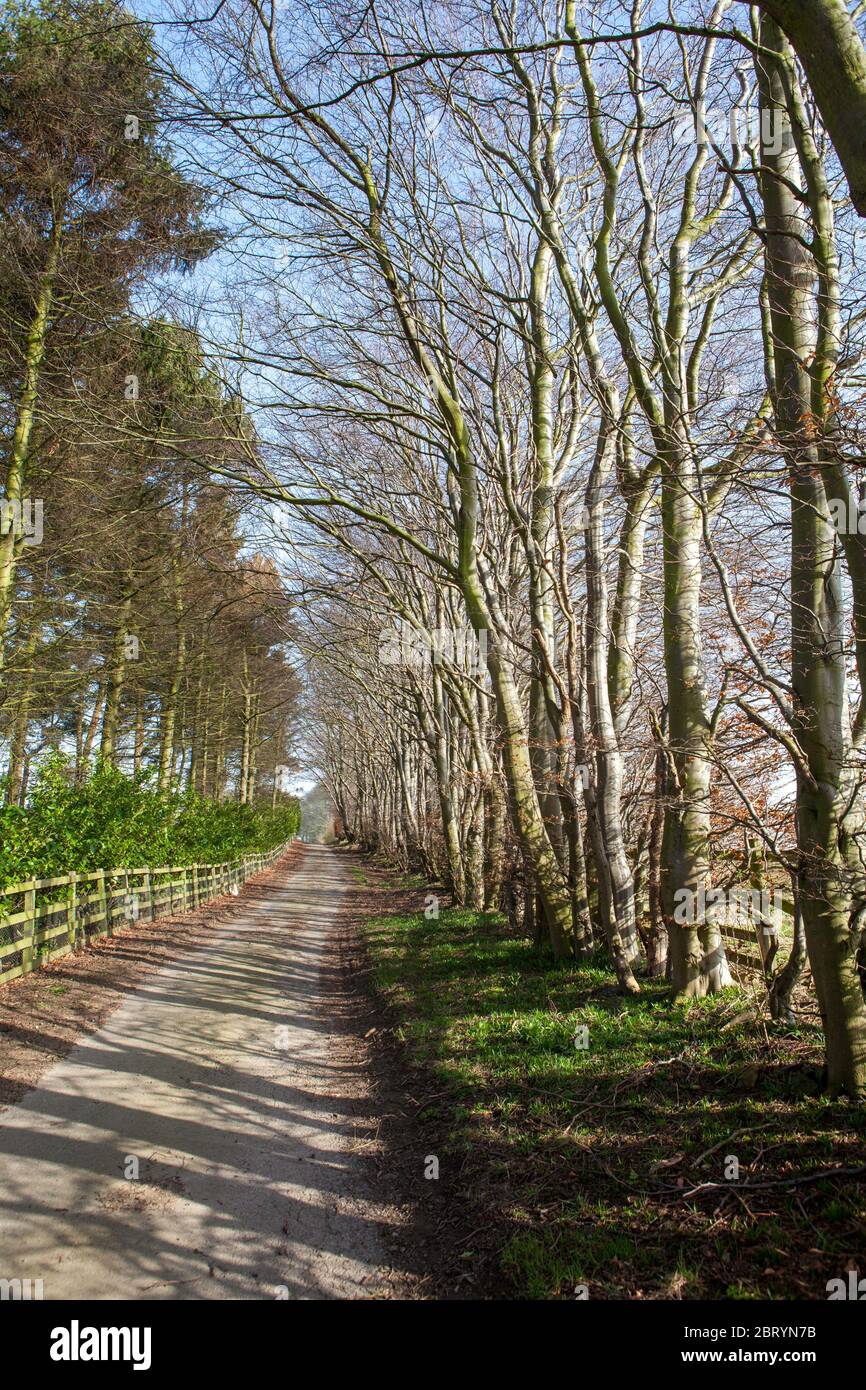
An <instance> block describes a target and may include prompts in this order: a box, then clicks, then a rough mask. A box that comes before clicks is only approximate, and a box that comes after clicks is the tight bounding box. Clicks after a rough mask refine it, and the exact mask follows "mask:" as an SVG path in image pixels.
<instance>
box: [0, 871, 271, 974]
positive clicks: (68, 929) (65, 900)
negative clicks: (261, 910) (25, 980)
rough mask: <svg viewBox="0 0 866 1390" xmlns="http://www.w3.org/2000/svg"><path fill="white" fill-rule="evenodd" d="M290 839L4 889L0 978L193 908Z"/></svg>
mask: <svg viewBox="0 0 866 1390" xmlns="http://www.w3.org/2000/svg"><path fill="white" fill-rule="evenodd" d="M287 848H288V845H287V844H285V845H280V846H279V848H278V849H273V850H270V851H269V852H268V853H267V854H247V855H245V856H244V858H243V859H234V860H231V861H229V862H227V863H225V864H187V865H185V866H181V867H179V868H174V867H170V866H166V867H165V868H161V869H96V870H95V871H94V872H93V873H89V874H77V873H71V874H63V875H61V876H60V877H59V878H31V879H28V880H27V881H26V882H24V883H13V884H10V886H9V887H8V888H4V889H2V890H0V984H3V983H5V982H6V981H7V980H14V979H16V978H17V977H18V976H19V975H26V974H28V973H29V972H30V971H31V970H34V969H36V968H37V967H38V966H40V965H44V964H46V963H47V962H48V961H50V960H57V959H58V957H60V956H65V955H66V954H67V953H68V952H69V951H74V950H75V949H76V948H79V947H83V946H85V945H86V944H87V942H88V941H89V940H91V938H93V937H96V936H113V934H114V932H115V930H117V929H119V928H121V927H124V926H129V925H130V924H131V923H133V922H137V921H139V920H141V919H142V918H144V920H145V921H149V922H153V921H155V920H156V918H157V917H162V916H165V915H166V914H173V913H179V912H191V911H193V909H195V908H197V907H201V906H203V904H204V903H208V902H211V901H212V900H213V899H214V898H218V897H220V896H221V894H223V893H230V892H232V891H233V890H236V889H237V888H238V887H239V886H240V885H241V884H242V883H246V881H247V879H248V878H251V877H252V875H253V874H257V873H260V872H261V871H262V869H266V868H268V866H269V865H270V864H273V863H274V861H275V860H276V859H278V858H279V856H280V855H281V854H284V853H285V851H286V849H287Z"/></svg>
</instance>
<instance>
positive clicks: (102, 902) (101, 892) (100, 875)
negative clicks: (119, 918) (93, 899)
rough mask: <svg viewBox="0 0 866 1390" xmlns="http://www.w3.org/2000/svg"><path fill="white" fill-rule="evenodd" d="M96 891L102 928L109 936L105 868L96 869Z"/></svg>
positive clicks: (109, 919)
mask: <svg viewBox="0 0 866 1390" xmlns="http://www.w3.org/2000/svg"><path fill="white" fill-rule="evenodd" d="M96 892H97V895H98V899H99V909H100V911H101V912H102V914H103V916H102V930H103V931H104V932H107V933H108V935H109V936H111V912H110V909H109V906H108V898H107V896H106V892H105V870H104V869H99V870H98V871H97V879H96Z"/></svg>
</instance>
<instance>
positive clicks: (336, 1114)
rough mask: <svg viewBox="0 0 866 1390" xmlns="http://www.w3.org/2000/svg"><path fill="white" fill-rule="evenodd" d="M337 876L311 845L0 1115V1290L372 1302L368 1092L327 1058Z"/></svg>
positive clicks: (349, 1067)
mask: <svg viewBox="0 0 866 1390" xmlns="http://www.w3.org/2000/svg"><path fill="white" fill-rule="evenodd" d="M347 878H348V871H347V869H346V867H345V865H344V863H343V862H342V860H341V858H340V856H339V854H338V853H336V852H334V851H330V850H328V849H325V848H321V847H318V846H309V847H307V848H306V849H305V852H304V855H303V858H302V860H301V865H300V867H299V868H295V869H293V870H286V871H284V872H282V873H278V874H276V875H274V876H272V877H271V879H270V880H269V881H268V883H267V885H266V886H265V885H259V886H256V885H251V886H250V887H248V888H247V889H246V890H245V892H246V894H248V895H249V902H248V905H247V906H246V907H245V908H244V909H243V911H242V912H241V913H239V914H237V915H235V916H234V917H233V919H232V921H231V923H230V924H228V925H226V926H223V927H220V928H217V929H215V931H214V936H213V942H212V944H209V945H208V946H207V947H206V948H205V949H204V950H200V951H197V952H192V953H190V954H189V955H188V956H186V957H184V958H183V959H181V960H179V961H177V962H175V963H173V964H172V965H170V966H168V967H165V968H163V969H161V970H160V971H158V972H157V973H155V974H153V975H151V976H150V977H149V978H148V979H147V980H146V981H145V983H144V984H143V985H141V986H140V988H138V989H137V990H136V992H135V993H133V994H130V995H128V996H127V997H126V998H125V1000H124V1001H123V1003H121V1005H120V1007H119V1008H118V1009H117V1010H116V1011H115V1012H114V1013H113V1014H112V1015H111V1017H110V1019H109V1020H108V1022H107V1024H106V1025H105V1026H104V1027H102V1028H100V1029H99V1031H98V1032H96V1033H93V1034H91V1035H90V1036H89V1037H88V1038H87V1039H85V1040H84V1041H83V1042H81V1043H79V1044H78V1045H77V1046H76V1047H75V1048H74V1049H73V1050H72V1051H71V1052H70V1053H69V1055H68V1056H67V1057H65V1058H64V1059H63V1060H62V1061H60V1062H57V1063H56V1064H55V1065H54V1066H53V1067H52V1068H51V1069H50V1070H49V1071H48V1072H46V1073H45V1074H44V1076H43V1077H42V1080H41V1083H40V1085H39V1086H38V1087H37V1089H36V1090H34V1091H32V1092H30V1094H29V1095H27V1096H26V1097H25V1098H24V1100H22V1101H21V1103H20V1104H18V1105H16V1106H13V1107H11V1108H10V1109H8V1110H6V1111H4V1112H2V1113H0V1278H6V1279H12V1278H20V1279H31V1280H36V1279H42V1280H43V1287H44V1297H45V1298H46V1299H59V1298H85V1299H141V1298H144V1299H146V1298H182V1299H202V1298H204V1299H207V1298H260V1299H261V1298H265V1299H271V1298H367V1297H371V1296H375V1295H376V1292H377V1290H378V1287H379V1281H380V1267H381V1265H382V1263H383V1259H384V1256H383V1252H382V1248H381V1243H380V1229H381V1228H380V1222H379V1220H378V1219H377V1213H376V1207H375V1202H374V1200H373V1197H372V1194H371V1193H370V1192H369V1191H368V1190H367V1189H366V1187H365V1181H364V1176H363V1172H362V1168H363V1165H362V1161H361V1159H360V1158H359V1157H358V1154H357V1150H355V1149H353V1146H352V1143H351V1137H350V1131H351V1128H352V1124H353V1121H352V1118H351V1117H352V1113H353V1110H354V1109H355V1108H356V1106H357V1100H358V1096H359V1095H361V1096H363V1077H362V1075H361V1073H360V1067H359V1065H358V1063H357V1061H356V1060H353V1058H352V1056H351V1055H347V1050H346V1048H345V1046H343V1047H339V1046H337V1047H333V1046H332V1043H334V1042H335V1040H336V1037H335V1029H336V1027H337V1025H335V1023H334V1021H333V1020H334V1001H335V999H336V998H337V996H338V995H339V992H340V985H339V967H338V960H337V948H336V942H335V935H334V927H335V923H336V920H337V916H338V913H339V910H340V899H341V895H342V893H343V891H344V888H345V886H346V881H347ZM136 1171H137V1176H135V1174H136Z"/></svg>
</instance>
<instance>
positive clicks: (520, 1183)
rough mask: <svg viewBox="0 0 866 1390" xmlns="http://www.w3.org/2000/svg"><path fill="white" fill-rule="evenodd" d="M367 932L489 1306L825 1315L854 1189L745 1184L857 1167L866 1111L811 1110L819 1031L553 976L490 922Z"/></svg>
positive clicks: (452, 914) (595, 962)
mask: <svg viewBox="0 0 866 1390" xmlns="http://www.w3.org/2000/svg"><path fill="white" fill-rule="evenodd" d="M366 934H367V939H368V942H369V947H370V951H371V955H372V960H373V963H374V976H375V980H376V984H377V987H378V989H379V990H380V991H381V993H382V994H383V996H384V997H385V998H386V999H387V1000H388V1001H389V1003H390V1004H391V1006H392V1008H393V1010H394V1013H395V1017H396V1020H397V1029H398V1032H399V1034H400V1036H401V1037H402V1038H403V1039H404V1040H405V1043H406V1045H407V1047H408V1048H409V1049H410V1052H411V1053H412V1055H413V1057H414V1059H415V1060H416V1061H419V1062H421V1063H422V1064H423V1065H424V1066H425V1067H426V1068H428V1069H429V1070H430V1072H431V1074H432V1077H433V1079H434V1080H435V1085H431V1090H432V1091H433V1092H437V1091H440V1090H446V1091H447V1093H448V1098H447V1101H446V1102H443V1103H441V1104H440V1107H439V1113H438V1115H437V1116H436V1119H437V1122H438V1123H439V1125H440V1126H441V1132H442V1136H443V1138H442V1142H443V1145H444V1148H445V1150H446V1153H447V1154H450V1155H451V1156H459V1159H460V1163H461V1172H462V1174H464V1175H465V1182H466V1187H467V1193H468V1198H469V1200H470V1201H471V1202H474V1203H477V1204H478V1206H479V1208H481V1209H483V1212H484V1213H485V1215H487V1216H488V1218H489V1219H490V1221H491V1224H495V1226H496V1230H497V1232H498V1234H497V1240H498V1242H499V1247H498V1250H497V1253H496V1261H497V1268H498V1275H499V1277H500V1278H501V1280H502V1283H503V1288H504V1289H505V1288H507V1289H508V1290H509V1291H510V1292H512V1293H516V1294H518V1295H520V1296H523V1297H529V1298H573V1297H576V1296H579V1295H576V1294H575V1292H574V1290H575V1288H579V1286H581V1285H588V1287H589V1294H590V1297H634V1296H639V1297H648V1296H649V1297H659V1296H662V1297H664V1296H667V1297H677V1298H690V1297H692V1298H693V1297H714V1298H724V1297H728V1298H754V1297H773V1298H780V1297H807V1298H809V1297H812V1298H821V1297H825V1296H826V1292H825V1284H826V1281H827V1279H829V1278H832V1277H835V1276H837V1275H838V1274H839V1272H840V1270H842V1269H843V1268H844V1266H845V1263H846V1260H847V1259H848V1258H850V1257H851V1256H853V1255H855V1254H856V1251H857V1248H858V1247H861V1246H862V1231H863V1220H864V1201H863V1196H864V1188H863V1186H862V1185H860V1184H854V1183H849V1184H847V1185H845V1184H842V1183H840V1182H837V1181H835V1180H833V1181H830V1180H822V1181H820V1182H817V1183H813V1184H811V1185H805V1186H801V1187H799V1188H785V1187H784V1186H781V1187H777V1188H771V1189H767V1190H766V1191H761V1192H758V1191H749V1190H748V1189H747V1188H746V1187H745V1186H744V1185H743V1184H746V1183H750V1182H751V1183H756V1182H761V1181H766V1180H768V1179H774V1178H777V1177H779V1176H784V1177H788V1176H793V1175H796V1174H803V1173H807V1172H809V1171H814V1170H817V1169H820V1168H825V1167H835V1166H841V1165H843V1164H853V1163H858V1162H862V1161H863V1136H864V1128H866V1125H864V1112H863V1109H862V1108H858V1107H852V1106H847V1105H844V1104H835V1105H833V1104H830V1103H829V1102H826V1101H825V1100H823V1099H821V1098H820V1097H819V1095H818V1086H817V1072H818V1068H819V1066H820V1047H821V1038H820V1034H819V1031H818V1029H817V1028H816V1026H815V1025H814V1023H810V1022H804V1023H803V1024H802V1025H801V1026H798V1027H797V1028H794V1029H786V1030H785V1031H776V1032H773V1031H772V1029H773V1027H774V1025H772V1024H770V1022H769V1020H765V1019H764V1018H763V1017H762V1016H761V1013H760V1010H758V1009H755V1008H752V1010H751V1012H750V1011H749V1005H750V1002H751V1003H752V1004H753V1003H754V998H753V999H752V1000H751V1001H750V999H749V997H748V996H747V995H745V994H744V993H743V992H742V991H741V990H739V989H730V990H726V991H724V992H723V993H722V994H721V995H718V996H716V997H714V998H712V999H707V1000H695V1001H692V1002H690V1003H686V1004H681V1005H674V1004H672V1003H671V1002H670V999H669V990H668V987H667V986H666V985H665V983H664V982H657V981H644V982H642V992H641V994H640V995H639V996H638V997H637V998H633V999H628V1000H626V999H623V998H622V997H620V996H619V995H618V994H617V993H616V992H615V990H614V989H613V987H612V984H611V974H610V968H609V965H608V963H607V962H606V960H605V959H604V958H603V957H602V956H601V955H600V954H599V955H597V956H595V957H593V958H591V959H590V960H589V961H587V962H585V963H582V964H580V965H579V966H577V965H575V966H558V965H555V964H554V963H552V962H551V961H550V960H548V959H544V958H540V957H539V955H538V954H537V953H536V952H535V951H534V949H533V948H532V946H531V945H530V944H529V943H528V942H526V941H524V940H520V939H516V938H514V937H513V936H512V935H510V934H509V932H508V930H507V929H506V926H505V925H504V923H503V922H502V920H501V919H499V918H497V917H495V916H491V915H483V914H479V913H474V912H469V911H465V910H456V909H454V910H445V911H443V912H442V913H441V914H440V916H439V918H438V920H427V919H425V917H424V915H423V912H419V913H412V914H410V915H389V916H383V917H378V918H374V919H373V920H371V921H369V922H368V923H367V925H366ZM744 1014H746V1017H745V1018H744V1017H743V1015H744ZM582 1028H585V1029H587V1030H588V1044H589V1045H588V1047H586V1048H582V1047H578V1046H576V1045H575V1040H576V1036H579V1034H578V1031H577V1030H578V1029H582ZM428 1114H429V1112H428ZM737 1130H743V1131H746V1132H744V1133H742V1134H739V1135H735V1136H734V1137H733V1138H730V1139H729V1136H732V1135H734V1131H737ZM722 1141H724V1142H722ZM717 1144H719V1145H720V1147H719V1148H718V1149H716V1150H715V1152H714V1153H712V1154H709V1155H707V1157H706V1158H704V1159H703V1160H702V1161H701V1162H700V1164H698V1160H699V1159H701V1156H702V1155H704V1154H705V1152H706V1150H708V1149H710V1148H712V1147H713V1146H715V1145H717ZM729 1154H731V1155H734V1156H735V1157H736V1158H737V1159H738V1161H739V1164H740V1178H739V1180H738V1182H729V1181H727V1180H726V1179H725V1172H724V1166H725V1159H726V1157H727V1156H728V1155H729ZM707 1182H715V1183H721V1184H722V1186H721V1187H716V1188H712V1189H705V1190H703V1191H701V1192H698V1193H696V1194H694V1195H693V1196H690V1195H688V1194H689V1193H690V1192H691V1189H693V1188H695V1187H698V1186H700V1185H701V1184H703V1183H707Z"/></svg>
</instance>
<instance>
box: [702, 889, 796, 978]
mask: <svg viewBox="0 0 866 1390" xmlns="http://www.w3.org/2000/svg"><path fill="white" fill-rule="evenodd" d="M793 920H794V904H793V902H792V901H791V900H790V899H789V898H783V899H782V902H781V911H780V912H779V913H778V914H777V917H776V919H775V920H774V921H773V922H763V921H760V920H756V921H755V922H753V923H751V924H750V925H749V926H745V925H743V926H732V925H730V924H728V923H727V922H725V921H724V920H722V921H721V922H720V923H719V930H720V932H721V935H722V941H723V942H724V946H725V956H726V957H727V961H728V965H729V966H730V967H731V971H732V973H733V975H734V978H735V979H737V980H739V977H740V974H741V972H742V971H744V970H745V971H747V972H752V973H757V974H760V975H764V976H769V975H770V973H771V972H772V970H773V967H774V966H775V967H776V968H778V966H779V964H780V963H781V961H783V959H784V956H783V957H779V950H780V948H781V947H783V946H786V945H787V946H788V947H789V948H790V944H791V940H792V938H793Z"/></svg>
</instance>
